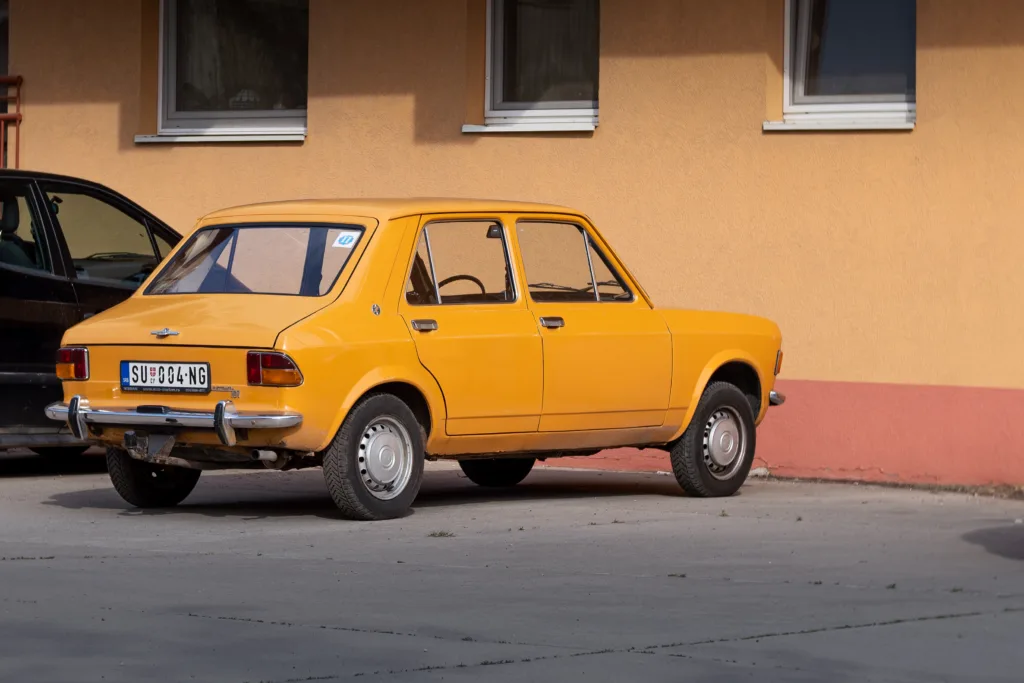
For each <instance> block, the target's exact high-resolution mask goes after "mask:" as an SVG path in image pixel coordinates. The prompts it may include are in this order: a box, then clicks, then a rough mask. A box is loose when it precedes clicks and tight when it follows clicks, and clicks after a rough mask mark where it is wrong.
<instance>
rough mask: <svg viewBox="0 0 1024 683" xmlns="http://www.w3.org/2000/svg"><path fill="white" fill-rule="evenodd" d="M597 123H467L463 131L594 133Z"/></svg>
mask: <svg viewBox="0 0 1024 683" xmlns="http://www.w3.org/2000/svg"><path fill="white" fill-rule="evenodd" d="M595 130H597V124H596V123H594V122H589V121H566V122H561V123H554V122H543V123H537V122H533V121H530V122H525V121H524V122H519V123H485V124H476V123H467V124H465V125H463V126H462V132H463V133H593V132H594V131H595Z"/></svg>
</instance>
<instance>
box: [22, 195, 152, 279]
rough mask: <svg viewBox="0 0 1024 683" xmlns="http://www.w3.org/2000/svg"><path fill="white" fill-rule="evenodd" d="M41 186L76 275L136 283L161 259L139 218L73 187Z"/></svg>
mask: <svg viewBox="0 0 1024 683" xmlns="http://www.w3.org/2000/svg"><path fill="white" fill-rule="evenodd" d="M42 188H43V192H44V193H45V195H46V199H47V203H48V204H49V209H50V212H51V214H52V215H53V217H54V220H55V221H56V222H57V224H58V225H59V226H60V229H61V232H62V233H63V234H64V241H65V242H66V243H67V246H68V252H69V253H70V255H71V260H72V261H73V262H74V264H75V272H76V275H77V277H78V279H80V280H96V281H99V282H103V283H106V284H118V285H122V286H127V287H138V286H139V285H140V284H142V281H143V280H145V279H146V277H147V276H148V275H149V273H150V272H151V271H152V270H153V268H154V267H155V266H156V265H157V264H158V263H159V262H160V255H159V254H157V252H156V249H155V247H154V246H153V241H152V240H151V239H150V231H149V228H148V227H147V226H146V224H145V223H144V222H143V221H141V220H139V219H136V218H134V217H133V216H131V215H129V214H127V213H125V212H124V211H122V210H121V209H119V208H118V207H116V206H114V205H113V204H111V203H110V202H108V201H106V200H104V199H100V198H99V197H97V196H93V195H92V194H89V193H87V192H86V191H84V190H83V189H81V188H78V187H73V186H69V187H62V186H58V185H55V184H42Z"/></svg>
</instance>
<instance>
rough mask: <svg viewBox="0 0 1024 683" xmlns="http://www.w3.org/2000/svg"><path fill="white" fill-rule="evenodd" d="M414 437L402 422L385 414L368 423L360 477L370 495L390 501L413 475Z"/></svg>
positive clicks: (360, 461)
mask: <svg viewBox="0 0 1024 683" xmlns="http://www.w3.org/2000/svg"><path fill="white" fill-rule="evenodd" d="M412 461H413V455H412V439H410V438H409V432H408V431H407V430H406V429H405V427H404V426H403V425H402V423H401V422H399V421H398V420H396V419H395V418H393V417H388V416H382V417H378V418H377V419H376V420H374V421H373V422H371V423H370V424H369V425H367V427H366V429H365V430H364V431H363V438H362V439H361V440H360V441H359V478H360V480H361V481H362V482H363V485H364V486H366V490H367V491H369V492H370V494H371V495H372V496H373V497H375V498H379V499H380V500H390V499H392V498H394V497H396V496H398V495H399V494H401V493H402V491H404V490H405V487H406V485H407V484H408V483H409V477H410V476H411V475H412Z"/></svg>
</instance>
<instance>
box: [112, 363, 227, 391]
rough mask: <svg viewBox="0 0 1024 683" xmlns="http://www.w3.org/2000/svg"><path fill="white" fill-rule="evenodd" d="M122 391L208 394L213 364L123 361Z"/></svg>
mask: <svg viewBox="0 0 1024 683" xmlns="http://www.w3.org/2000/svg"><path fill="white" fill-rule="evenodd" d="M121 391H157V392H163V393H183V394H206V393H209V391H210V364H209V363H160V362H158V361H134V360H123V361H121Z"/></svg>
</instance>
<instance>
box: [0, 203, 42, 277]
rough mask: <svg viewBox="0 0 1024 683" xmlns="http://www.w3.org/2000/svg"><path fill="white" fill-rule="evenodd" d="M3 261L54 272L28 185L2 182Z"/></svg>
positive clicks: (0, 237) (0, 226) (0, 260)
mask: <svg viewBox="0 0 1024 683" xmlns="http://www.w3.org/2000/svg"><path fill="white" fill-rule="evenodd" d="M0 263H2V264H4V265H8V266H17V267H20V268H29V269H32V270H41V271H46V272H52V261H51V260H50V254H49V252H48V250H47V248H46V240H45V238H44V237H43V231H42V227H41V226H40V224H39V221H38V220H37V217H36V216H35V214H34V212H33V210H32V202H31V200H30V195H29V188H28V186H27V185H22V184H17V185H11V184H7V183H0Z"/></svg>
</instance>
